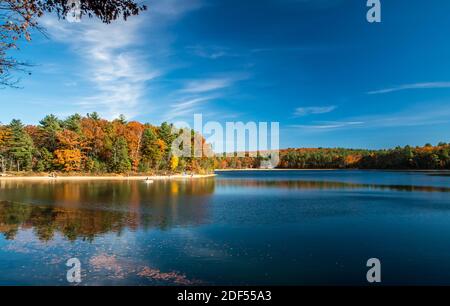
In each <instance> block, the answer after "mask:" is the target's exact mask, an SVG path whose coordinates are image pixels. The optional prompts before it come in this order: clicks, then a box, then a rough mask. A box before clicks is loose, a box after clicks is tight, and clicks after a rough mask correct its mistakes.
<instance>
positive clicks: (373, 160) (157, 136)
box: [0, 113, 450, 174]
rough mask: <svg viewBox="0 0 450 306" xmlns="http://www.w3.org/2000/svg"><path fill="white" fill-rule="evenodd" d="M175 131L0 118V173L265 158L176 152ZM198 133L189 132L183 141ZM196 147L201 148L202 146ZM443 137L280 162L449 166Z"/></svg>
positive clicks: (187, 166)
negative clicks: (422, 142)
mask: <svg viewBox="0 0 450 306" xmlns="http://www.w3.org/2000/svg"><path fill="white" fill-rule="evenodd" d="M179 133H182V130H177V129H173V126H172V125H171V124H169V123H163V124H161V125H160V126H153V125H151V124H148V123H147V124H142V123H139V122H137V121H130V122H127V121H126V120H125V118H124V117H123V116H121V117H120V118H119V119H116V120H113V121H108V120H105V119H102V118H100V117H99V115H98V114H97V113H92V114H88V115H87V116H85V117H83V116H80V115H78V114H75V115H72V116H70V117H68V118H67V119H65V120H60V119H59V118H57V117H56V116H54V115H49V116H46V117H45V118H44V119H43V120H41V121H40V123H39V125H37V126H34V125H28V126H25V125H24V124H22V122H21V121H20V120H12V121H11V123H10V124H7V125H0V172H1V173H5V172H30V173H33V172H34V173H50V172H66V173H80V174H81V173H83V174H85V173H86V174H103V173H117V174H131V173H136V174H138V173H141V174H169V173H184V172H187V173H201V174H206V173H211V172H212V171H214V169H246V168H260V167H261V165H262V164H265V163H264V162H263V161H264V160H265V158H262V157H260V156H257V157H250V156H248V154H247V155H246V156H245V157H236V156H231V157H230V156H227V157H225V156H223V155H216V156H214V157H206V156H205V157H198V158H192V157H176V156H174V155H172V154H171V150H170V149H171V147H172V143H173V141H174V140H175V139H176V138H177V137H178V135H179ZM198 139H200V140H201V141H202V143H203V144H205V143H204V138H203V137H201V135H198V134H195V133H194V132H192V133H191V141H192V143H193V142H194V141H198ZM202 147H203V150H206V149H208V148H209V146H208V145H204V146H202ZM449 152H450V144H447V143H439V144H438V145H436V146H433V145H431V144H427V145H425V146H423V147H410V146H406V147H397V148H395V149H389V150H361V149H344V148H334V149H324V148H315V149H309V148H308V149H307V148H303V149H285V150H281V151H280V162H279V164H278V165H277V167H278V168H281V169H352V168H357V169H411V170H414V169H418V170H419V169H430V170H431V169H437V170H443V169H450V157H449Z"/></svg>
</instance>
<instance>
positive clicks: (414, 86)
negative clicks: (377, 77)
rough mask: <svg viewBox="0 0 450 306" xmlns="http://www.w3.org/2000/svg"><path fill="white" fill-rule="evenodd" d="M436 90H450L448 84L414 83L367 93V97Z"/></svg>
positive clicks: (449, 83) (449, 84)
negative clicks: (413, 90) (404, 91)
mask: <svg viewBox="0 0 450 306" xmlns="http://www.w3.org/2000/svg"><path fill="white" fill-rule="evenodd" d="M436 88H450V82H429V83H414V84H405V85H399V86H395V87H390V88H384V89H379V90H374V91H369V92H368V93H367V94H369V95H377V94H386V93H391V92H396V91H403V90H410V89H436Z"/></svg>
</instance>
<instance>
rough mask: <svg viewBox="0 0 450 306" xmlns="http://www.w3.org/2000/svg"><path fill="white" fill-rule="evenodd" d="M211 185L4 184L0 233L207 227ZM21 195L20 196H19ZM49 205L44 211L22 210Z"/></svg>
mask: <svg viewBox="0 0 450 306" xmlns="http://www.w3.org/2000/svg"><path fill="white" fill-rule="evenodd" d="M214 183H215V181H214V180H213V179H198V180H197V179H196V180H186V181H182V180H180V181H161V182H155V183H154V184H151V185H148V184H144V183H143V182H140V181H131V182H61V183H59V182H46V183H43V182H40V183H30V182H28V183H26V184H24V183H23V182H22V183H20V182H12V181H11V182H4V181H3V182H2V183H1V184H0V190H1V193H2V196H3V198H5V197H6V198H9V199H11V200H12V201H14V202H12V201H11V202H10V201H5V202H0V232H1V233H3V234H4V235H5V237H7V238H9V239H13V238H14V237H15V235H16V233H17V232H18V231H19V230H20V229H27V228H32V229H33V230H34V232H35V234H36V235H37V237H38V238H39V239H41V240H44V241H48V240H51V239H52V238H53V237H54V235H55V233H60V234H62V235H63V236H64V237H66V238H67V239H69V240H75V239H86V240H89V241H92V240H94V239H95V237H96V236H98V235H102V234H106V233H110V232H112V233H116V234H120V233H121V232H123V231H124V230H126V229H131V230H137V229H147V228H160V229H165V228H170V227H173V226H186V225H196V224H201V223H204V222H206V220H207V212H208V210H207V209H208V196H209V195H210V194H212V193H213V191H214ZM17 190H19V191H20V192H17ZM30 201H32V202H33V203H48V205H34V204H22V203H27V202H30Z"/></svg>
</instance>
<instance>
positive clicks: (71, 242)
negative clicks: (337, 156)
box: [0, 171, 450, 285]
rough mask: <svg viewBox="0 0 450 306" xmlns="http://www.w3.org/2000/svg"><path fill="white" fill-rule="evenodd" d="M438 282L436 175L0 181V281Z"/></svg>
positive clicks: (448, 254)
mask: <svg viewBox="0 0 450 306" xmlns="http://www.w3.org/2000/svg"><path fill="white" fill-rule="evenodd" d="M73 257H76V258H78V259H79V260H80V262H81V268H82V283H81V285H100V284H104V285H180V284H181V285H196V284H200V285H214V284H228V285H247V284H249V285H282V284H288V285H304V284H305V285H317V284H319V285H320V284H367V281H366V272H367V270H368V268H367V267H366V262H367V260H368V259H369V258H372V257H375V258H379V259H380V260H381V265H382V281H383V284H447V285H448V284H450V176H448V175H445V174H440V173H432V174H430V173H425V172H383V171H254V172H251V171H235V172H220V173H218V176H217V177H216V178H205V179H196V180H191V179H181V180H174V181H155V182H154V183H153V184H146V183H144V182H142V181H73V182H72V181H58V182H55V181H48V182H47V181H45V182H44V181H40V182H24V181H22V182H19V181H0V285H19V284H20V285H69V283H68V282H67V280H66V272H67V270H68V269H69V267H66V265H65V264H66V262H67V260H68V259H70V258H73Z"/></svg>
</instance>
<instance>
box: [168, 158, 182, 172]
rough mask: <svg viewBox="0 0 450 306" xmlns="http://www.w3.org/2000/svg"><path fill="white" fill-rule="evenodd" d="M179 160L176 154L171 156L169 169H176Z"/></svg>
mask: <svg viewBox="0 0 450 306" xmlns="http://www.w3.org/2000/svg"><path fill="white" fill-rule="evenodd" d="M179 161H180V160H179V158H178V156H175V155H173V156H172V158H171V159H170V169H172V171H175V170H176V169H177V167H178V163H179Z"/></svg>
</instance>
